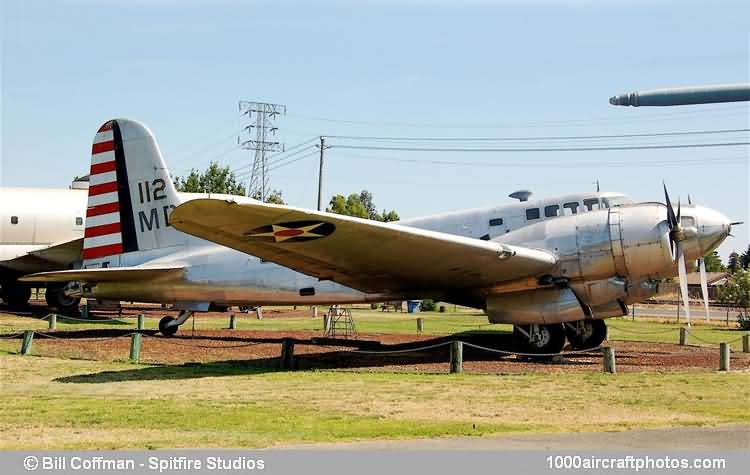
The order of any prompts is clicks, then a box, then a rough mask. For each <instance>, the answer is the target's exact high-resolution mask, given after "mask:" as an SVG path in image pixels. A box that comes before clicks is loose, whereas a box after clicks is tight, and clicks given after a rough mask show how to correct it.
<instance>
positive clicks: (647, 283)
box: [570, 277, 659, 318]
mask: <svg viewBox="0 0 750 475" xmlns="http://www.w3.org/2000/svg"><path fill="white" fill-rule="evenodd" d="M570 287H571V288H572V289H573V290H574V291H575V293H576V295H578V298H580V299H581V301H582V302H583V303H585V304H586V305H588V306H590V307H591V308H592V310H593V309H594V308H596V307H601V308H602V310H604V307H602V306H606V305H610V306H612V309H613V311H616V310H615V306H613V304H616V303H617V302H618V301H619V302H622V303H625V304H629V303H635V302H640V301H642V300H646V299H648V298H651V297H652V296H654V295H656V294H657V293H658V292H659V283H658V282H657V281H654V280H649V279H640V280H637V281H635V282H630V281H628V280H627V279H624V278H622V277H612V278H610V279H601V280H593V281H583V282H571V284H570ZM617 306H619V304H617ZM606 313H610V312H608V311H607V312H606ZM610 316H611V315H610ZM594 317H595V318H598V317H599V315H597V314H596V312H595V315H594Z"/></svg>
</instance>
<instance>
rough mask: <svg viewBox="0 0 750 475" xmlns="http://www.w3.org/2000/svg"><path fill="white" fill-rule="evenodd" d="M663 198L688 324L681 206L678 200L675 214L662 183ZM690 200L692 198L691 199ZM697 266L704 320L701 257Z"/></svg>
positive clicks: (705, 296)
mask: <svg viewBox="0 0 750 475" xmlns="http://www.w3.org/2000/svg"><path fill="white" fill-rule="evenodd" d="M664 198H665V199H666V204H667V224H668V225H669V246H670V251H671V252H672V259H674V260H676V261H677V272H678V274H679V279H680V294H682V303H683V305H684V306H685V316H686V317H687V324H688V326H690V302H689V299H688V297H689V296H688V283H687V266H686V265H685V253H684V249H683V245H682V241H684V240H685V230H684V228H683V227H682V223H681V221H680V215H681V206H680V202H679V201H678V202H677V214H675V212H674V208H673V207H672V201H671V200H670V199H669V193H668V192H667V185H666V184H665V185H664ZM691 201H692V200H691ZM698 267H699V270H700V278H701V293H702V294H703V306H704V307H705V310H706V320H708V312H709V308H708V280H707V277H706V264H705V262H704V260H703V258H700V259H698Z"/></svg>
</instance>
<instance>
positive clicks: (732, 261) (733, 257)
mask: <svg viewBox="0 0 750 475" xmlns="http://www.w3.org/2000/svg"><path fill="white" fill-rule="evenodd" d="M741 267H742V266H741V265H740V255H739V254H737V252H736V251H732V253H731V254H729V260H728V261H727V270H728V271H729V272H730V273H732V274H734V273H735V272H737V270H738V269H740V268H741Z"/></svg>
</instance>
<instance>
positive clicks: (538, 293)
mask: <svg viewBox="0 0 750 475" xmlns="http://www.w3.org/2000/svg"><path fill="white" fill-rule="evenodd" d="M486 311H487V316H488V318H489V320H490V322H492V323H513V324H517V325H529V324H533V323H536V324H549V323H561V322H572V321H576V320H581V319H583V318H585V315H584V313H583V308H582V307H581V304H580V302H579V301H578V298H577V297H576V295H575V294H574V293H573V291H572V290H571V289H569V288H563V289H560V288H557V287H545V288H540V289H533V290H524V291H521V292H510V293H506V294H496V295H490V296H488V297H487V301H486Z"/></svg>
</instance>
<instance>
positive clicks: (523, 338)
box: [513, 323, 565, 354]
mask: <svg viewBox="0 0 750 475" xmlns="http://www.w3.org/2000/svg"><path fill="white" fill-rule="evenodd" d="M513 333H514V335H515V336H516V338H517V340H518V341H519V342H520V343H521V344H522V345H521V346H522V349H523V350H526V351H527V352H528V353H536V354H552V353H559V352H560V351H562V349H563V347H564V346H565V329H564V328H563V326H562V325H561V324H559V323H558V324H551V325H523V326H521V327H519V326H516V327H514V328H513Z"/></svg>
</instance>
